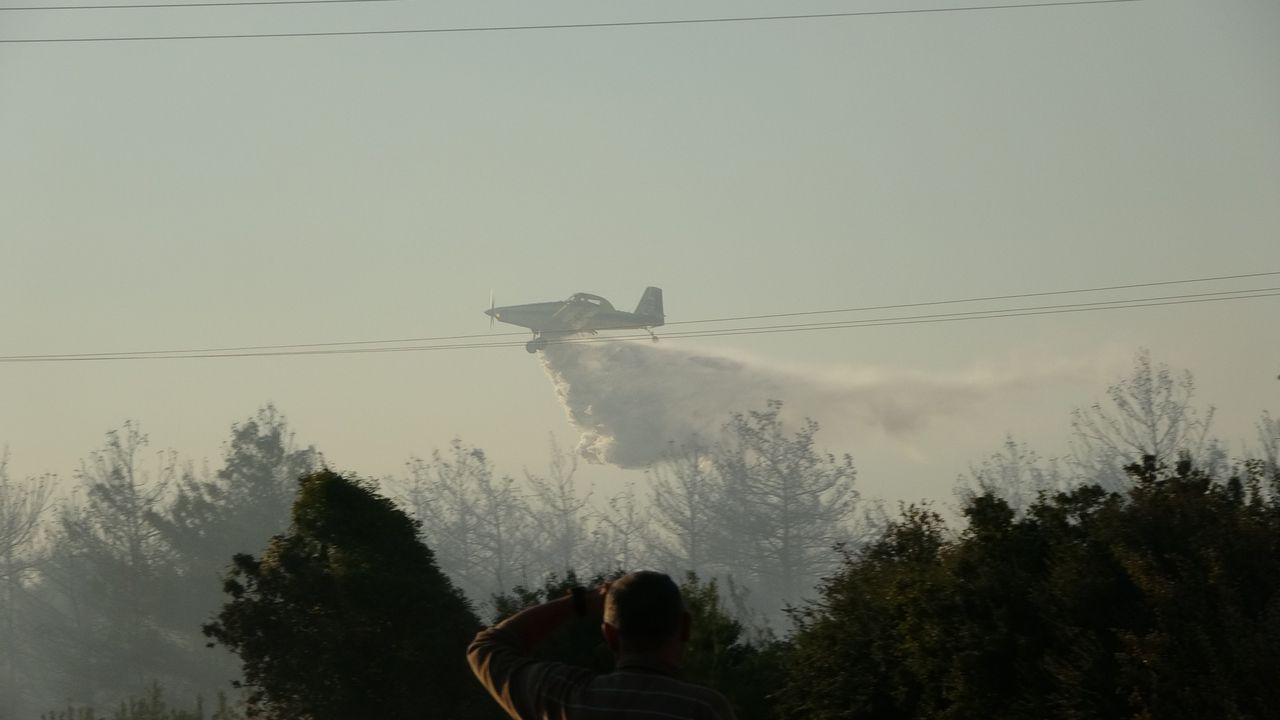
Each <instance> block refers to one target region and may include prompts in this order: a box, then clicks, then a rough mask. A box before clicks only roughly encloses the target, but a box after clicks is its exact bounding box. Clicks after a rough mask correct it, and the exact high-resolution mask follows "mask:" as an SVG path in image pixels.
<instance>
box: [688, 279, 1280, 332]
mask: <svg viewBox="0 0 1280 720" xmlns="http://www.w3.org/2000/svg"><path fill="white" fill-rule="evenodd" d="M1274 275H1280V271H1275V272H1259V273H1245V274H1243V275H1218V276H1216V277H1204V278H1192V279H1190V280H1162V281H1160V282H1146V283H1131V284H1128V285H1104V286H1100V287H1091V288H1079V289H1075V290H1047V291H1044V292H1031V293H1016V294H1012V295H987V296H985V297H973V298H960V299H959V300H931V301H929V302H914V303H898V304H896V305H864V306H862V307H850V308H840V309H837V310H807V311H801V312H785V313H772V314H769V315H737V316H734V317H722V318H707V319H704V320H679V321H676V322H670V323H667V325H693V324H696V323H713V322H732V321H736V320H766V319H771V318H784V317H799V316H803V315H827V314H832V313H851V312H870V311H872V310H903V309H906V308H913V307H928V306H931V305H955V304H958V303H972V302H989V301H992V300H1014V299H1019V298H1032V297H1048V296H1051V295H1076V294H1079V293H1094V292H1107V291H1112V290H1133V289H1136V288H1149V287H1161V286H1165V285H1187V284H1191V283H1206V282H1218V281H1222V280H1243V279H1246V278H1260V277H1267V276H1274Z"/></svg>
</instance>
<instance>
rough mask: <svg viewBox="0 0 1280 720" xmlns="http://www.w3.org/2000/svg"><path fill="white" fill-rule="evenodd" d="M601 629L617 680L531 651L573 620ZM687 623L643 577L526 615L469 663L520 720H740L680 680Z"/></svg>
mask: <svg viewBox="0 0 1280 720" xmlns="http://www.w3.org/2000/svg"><path fill="white" fill-rule="evenodd" d="M580 616H583V617H587V618H588V619H601V620H602V621H603V622H602V623H601V625H600V631H601V633H602V634H603V635H604V640H605V642H606V643H608V645H609V649H610V650H611V651H612V652H613V656H614V660H615V663H614V668H615V669H614V671H613V672H611V673H608V674H604V675H602V674H599V673H594V672H592V671H590V670H586V669H584V668H577V667H573V666H570V665H565V664H564V663H558V662H542V661H537V660H534V659H533V658H531V657H530V656H529V652H530V650H531V649H532V648H533V647H534V646H536V645H537V644H538V643H540V642H541V641H543V640H545V639H546V638H548V637H550V636H551V634H552V633H553V632H555V630H556V629H558V628H560V627H562V626H564V625H566V624H568V623H569V622H570V621H571V620H573V618H575V617H580ZM688 640H689V613H688V611H686V610H685V608H684V601H683V599H681V597H680V588H678V587H677V586H676V584H675V582H673V581H672V580H671V578H670V577H668V576H666V575H663V574H662V573H657V572H649V571H640V572H633V573H631V574H629V575H624V576H622V577H621V578H619V579H618V580H616V581H614V582H613V583H612V584H609V585H603V586H601V587H598V588H595V589H593V590H585V589H583V588H575V589H574V591H573V593H572V594H570V595H569V596H567V597H563V598H558V599H555V600H551V601H549V602H545V603H543V604H541V605H538V606H536V607H531V608H528V609H526V610H523V611H521V612H519V613H517V614H515V615H513V616H511V617H510V618H507V619H506V620H504V621H503V622H501V623H499V624H498V625H495V626H494V627H491V628H489V629H488V630H482V631H480V633H479V634H478V635H476V639H475V640H474V641H472V643H471V647H470V648H468V649H467V660H468V662H470V663H471V669H472V671H473V672H475V674H476V677H477V678H479V679H480V682H482V683H484V686H485V688H486V689H488V690H489V694H491V695H492V696H493V698H494V699H495V700H497V701H498V704H500V705H501V706H502V708H503V709H504V710H506V711H507V713H508V714H509V715H511V717H512V718H515V719H516V720H595V719H596V718H637V719H639V718H643V719H644V720H663V719H664V718H676V719H677V720H682V719H684V718H688V719H689V720H733V710H732V709H731V708H730V707H729V702H728V701H727V700H725V698H724V696H723V695H721V694H720V693H718V692H716V691H715V690H711V689H709V688H704V687H700V686H698V685H693V684H690V683H687V682H684V681H683V680H681V679H680V670H679V665H680V660H681V658H682V657H683V655H684V648H685V644H686V643H687V642H688Z"/></svg>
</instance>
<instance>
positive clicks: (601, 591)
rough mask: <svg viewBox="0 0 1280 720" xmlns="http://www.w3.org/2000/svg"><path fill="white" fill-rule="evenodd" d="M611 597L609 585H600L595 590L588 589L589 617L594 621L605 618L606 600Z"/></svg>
mask: <svg viewBox="0 0 1280 720" xmlns="http://www.w3.org/2000/svg"><path fill="white" fill-rule="evenodd" d="M608 596H609V583H607V582H606V583H600V584H599V585H597V586H595V587H593V588H587V591H586V595H585V599H586V601H587V617H589V618H591V619H593V620H599V619H602V618H603V617H604V600H605V598H606V597H608Z"/></svg>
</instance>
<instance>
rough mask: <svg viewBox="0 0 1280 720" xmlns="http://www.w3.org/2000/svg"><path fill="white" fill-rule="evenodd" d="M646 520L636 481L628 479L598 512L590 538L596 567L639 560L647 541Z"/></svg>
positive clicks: (623, 565) (629, 564) (620, 565)
mask: <svg viewBox="0 0 1280 720" xmlns="http://www.w3.org/2000/svg"><path fill="white" fill-rule="evenodd" d="M647 524H648V518H647V513H646V512H645V511H644V508H642V507H640V503H639V500H638V498H637V497H636V486H635V483H632V482H628V483H626V484H625V485H624V486H623V488H622V490H621V491H619V492H617V493H615V494H614V495H612V496H611V497H610V498H609V499H608V500H606V501H605V505H604V507H603V508H601V509H599V510H597V511H596V513H595V527H593V528H592V530H591V538H592V541H593V542H592V545H593V547H594V551H595V552H594V558H593V562H594V563H595V565H596V567H612V568H629V567H635V566H636V565H637V564H639V563H640V558H641V555H642V553H643V551H644V548H645V545H646V542H647V539H646V535H647V533H646V532H645V529H646V526H647Z"/></svg>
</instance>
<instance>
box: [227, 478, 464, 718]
mask: <svg viewBox="0 0 1280 720" xmlns="http://www.w3.org/2000/svg"><path fill="white" fill-rule="evenodd" d="M225 590H226V592H227V594H228V595H229V596H230V599H229V600H228V601H227V602H226V604H225V605H224V606H223V608H222V610H221V612H220V613H219V614H218V616H217V619H216V620H215V621H214V622H212V623H210V624H208V625H206V626H205V633H206V634H207V635H208V636H209V637H210V638H212V639H213V640H214V641H216V642H218V643H221V644H223V645H225V646H227V647H229V648H230V649H232V650H233V651H234V652H236V653H237V654H238V655H239V656H240V658H241V661H242V662H243V666H244V679H245V685H246V686H247V687H248V688H249V689H250V694H249V699H248V711H249V714H250V716H252V717H263V718H278V719H280V720H283V719H285V718H289V719H291V720H331V719H332V720H339V719H343V720H345V719H346V718H353V717H377V718H386V719H387V720H394V719H396V718H419V717H423V716H424V715H425V716H431V717H464V716H467V715H468V714H469V713H472V712H473V711H474V710H475V708H476V707H477V705H476V703H478V702H479V701H481V700H483V698H482V696H481V693H480V692H479V686H478V685H477V684H476V683H475V682H474V681H473V680H472V679H471V677H470V673H469V670H468V668H467V667H466V663H465V661H464V653H465V650H466V646H467V643H468V642H469V641H470V639H471V637H472V636H473V634H474V633H475V632H476V631H477V629H478V628H479V622H478V620H477V619H476V617H475V615H474V614H473V613H472V611H471V608H470V606H469V604H468V602H467V600H466V598H465V597H464V596H463V595H462V593H461V592H460V591H459V590H458V589H457V588H456V587H454V585H453V584H452V583H451V582H450V581H449V579H448V578H447V577H445V576H444V574H443V573H441V572H440V570H439V568H437V566H436V563H435V557H434V554H433V553H432V551H431V550H430V549H429V548H428V547H427V546H426V545H424V544H422V543H421V542H420V541H419V539H418V527H417V525H416V523H415V522H414V521H413V520H411V519H410V518H409V516H408V515H406V514H405V513H404V512H403V511H401V510H400V509H399V508H397V507H396V506H395V504H394V503H392V502H391V501H390V500H388V499H387V498H384V497H382V496H380V495H379V494H378V493H377V492H375V491H374V489H373V485H372V483H370V482H367V481H362V480H358V479H355V478H350V477H344V476H342V475H338V474H336V473H333V472H330V471H327V470H325V471H320V472H317V473H314V474H312V475H309V476H307V477H305V478H303V479H302V480H301V481H300V488H299V492H298V497H297V500H296V501H295V502H294V505H293V512H292V524H291V525H290V527H289V530H288V532H287V533H285V534H283V535H278V536H276V537H275V538H273V539H272V540H271V542H270V544H269V545H268V546H267V549H266V550H265V552H264V553H263V554H262V556H261V557H260V558H255V557H253V556H251V555H245V554H240V555H236V556H235V558H234V567H233V569H232V571H231V572H230V573H229V574H228V576H227V578H226V583H225Z"/></svg>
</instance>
